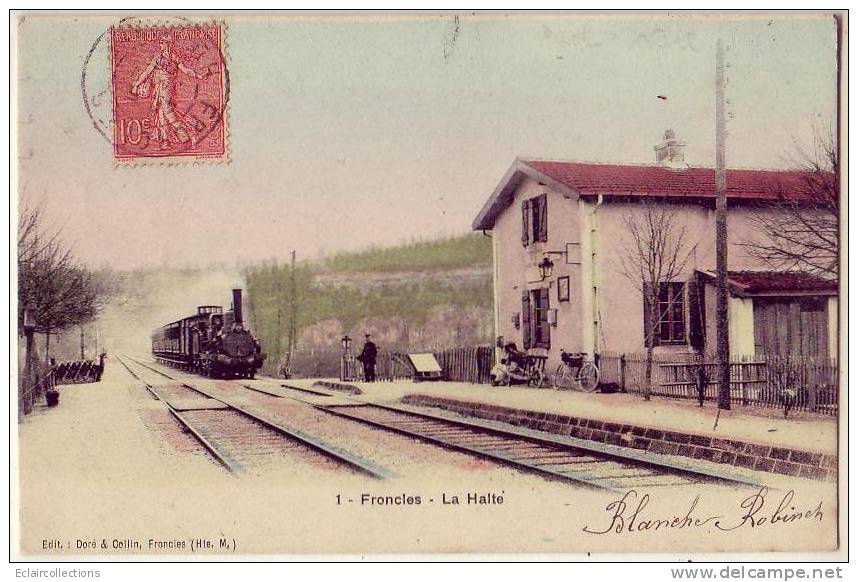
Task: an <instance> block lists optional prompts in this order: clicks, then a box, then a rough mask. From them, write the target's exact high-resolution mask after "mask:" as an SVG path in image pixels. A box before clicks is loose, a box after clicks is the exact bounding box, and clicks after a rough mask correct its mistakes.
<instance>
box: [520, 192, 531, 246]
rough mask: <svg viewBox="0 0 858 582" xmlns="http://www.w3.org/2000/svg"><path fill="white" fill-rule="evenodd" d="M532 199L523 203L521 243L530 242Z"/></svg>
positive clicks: (524, 244) (525, 244)
mask: <svg viewBox="0 0 858 582" xmlns="http://www.w3.org/2000/svg"><path fill="white" fill-rule="evenodd" d="M530 204H531V201H530V200H525V201H524V202H522V203H521V244H522V246H527V245H528V244H530Z"/></svg>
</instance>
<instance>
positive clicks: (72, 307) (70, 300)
mask: <svg viewBox="0 0 858 582" xmlns="http://www.w3.org/2000/svg"><path fill="white" fill-rule="evenodd" d="M106 297H107V290H106V289H103V288H102V287H101V285H99V283H98V281H97V280H96V278H95V277H94V276H93V274H92V272H90V271H89V270H88V269H86V268H84V267H81V266H79V265H77V264H75V262H74V257H73V256H72V253H71V250H70V249H68V248H66V247H65V245H64V243H63V242H62V240H61V237H60V232H59V231H58V230H52V229H48V228H46V227H45V224H44V214H43V211H42V208H41V207H28V206H25V207H24V208H23V210H22V212H21V215H20V219H19V223H18V306H19V313H23V309H24V307H30V308H32V309H34V311H35V316H36V328H35V330H36V332H37V333H42V334H45V338H46V339H45V345H46V350H45V352H46V353H45V361H46V362H47V361H50V338H51V334H52V333H59V332H61V331H63V330H65V329H67V328H69V327H72V326H75V325H80V324H84V323H88V322H90V321H92V320H93V319H94V318H95V316H96V314H97V313H98V310H99V309H100V307H101V306H102V305H103V303H104V301H105V299H106Z"/></svg>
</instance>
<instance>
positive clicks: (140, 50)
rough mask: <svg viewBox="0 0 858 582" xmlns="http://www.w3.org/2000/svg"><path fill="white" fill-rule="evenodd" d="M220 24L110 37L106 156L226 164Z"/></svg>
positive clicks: (133, 30)
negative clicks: (110, 123) (109, 122)
mask: <svg viewBox="0 0 858 582" xmlns="http://www.w3.org/2000/svg"><path fill="white" fill-rule="evenodd" d="M222 55H223V29H222V27H221V25H219V24H207V25H188V26H170V27H114V28H112V29H111V30H110V72H111V84H112V92H113V119H112V121H113V155H114V159H115V160H116V161H117V162H119V163H128V162H130V163H134V162H139V161H146V160H147V159H150V158H154V159H159V160H161V161H164V160H165V159H170V158H179V159H183V160H184V159H187V158H193V159H198V160H206V159H208V160H214V161H221V160H224V159H225V158H226V157H227V132H226V119H227V118H226V114H225V113H226V104H227V100H228V85H227V83H226V82H225V80H226V76H227V73H226V70H225V67H224V60H223V56H222Z"/></svg>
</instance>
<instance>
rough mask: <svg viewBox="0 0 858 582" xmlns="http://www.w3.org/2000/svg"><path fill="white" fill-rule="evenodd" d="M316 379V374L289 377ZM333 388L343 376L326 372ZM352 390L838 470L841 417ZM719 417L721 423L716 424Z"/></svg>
mask: <svg viewBox="0 0 858 582" xmlns="http://www.w3.org/2000/svg"><path fill="white" fill-rule="evenodd" d="M286 382H287V383H289V384H293V385H295V386H299V387H305V388H306V387H311V386H313V384H314V383H315V382H316V380H301V379H298V380H288V381H286ZM324 383H325V384H326V385H327V386H328V388H335V389H336V388H337V387H338V386H337V384H338V382H337V380H335V379H326V380H325V381H324ZM349 386H353V387H357V388H358V389H359V391H360V394H357V395H353V394H349V396H350V397H351V398H356V399H360V400H368V401H372V402H381V403H393V402H397V403H404V404H410V405H416V406H422V407H430V408H435V409H441V410H446V411H449V412H454V413H457V414H461V415H464V416H470V417H476V418H483V419H488V420H496V421H501V422H506V423H510V424H513V425H517V426H522V427H526V428H531V429H537V430H543V431H546V432H552V433H556V434H563V435H570V436H573V437H577V438H582V439H587V440H593V441H597V442H604V443H608V444H615V445H620V446H626V447H630V448H635V449H641V450H647V451H649V452H652V453H656V454H664V455H677V456H683V457H690V458H695V459H702V460H706V461H712V462H715V463H725V464H731V465H735V466H738V467H744V468H748V469H753V470H756V471H764V472H769V473H779V474H783V475H789V476H799V477H807V478H811V479H819V480H829V481H832V480H835V479H836V476H837V444H838V436H837V435H838V432H837V418H836V417H821V416H818V415H812V414H808V413H799V414H791V415H790V417H789V418H786V419H784V418H783V417H782V416H779V415H780V414H782V413H780V411H779V410H772V409H756V408H749V407H738V406H737V407H734V408H733V409H732V410H729V411H721V413H720V414H718V410H717V408H716V406H715V405H714V403H706V405H705V406H704V407H703V408H700V407H699V406H698V405H697V402H686V401H673V400H667V399H664V398H653V399H652V400H650V401H648V402H647V401H644V400H643V399H642V398H641V397H640V396H637V395H632V394H624V393H614V394H603V393H599V392H595V393H584V392H576V391H556V390H552V389H536V388H529V387H490V386H488V385H485V384H469V383H462V382H432V383H414V382H411V381H399V382H396V381H395V382H375V383H366V382H350V383H347V384H345V385H343V386H341V388H342V393H343V394H346V393H348V392H351V390H350V388H349ZM716 417H717V425H716Z"/></svg>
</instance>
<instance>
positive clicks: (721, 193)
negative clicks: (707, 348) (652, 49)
mask: <svg viewBox="0 0 858 582" xmlns="http://www.w3.org/2000/svg"><path fill="white" fill-rule="evenodd" d="M725 85H726V79H725V75H724V45H723V42H722V40H721V39H720V38H719V39H718V48H717V52H716V55H715V275H716V314H717V319H716V330H717V339H716V344H717V354H716V359H715V361H716V363H717V369H718V408H722V409H724V410H729V409H730V335H729V319H728V317H729V316H728V312H727V172H726V169H725V167H726V143H725V142H726V140H727V120H726V117H725V112H724V88H725Z"/></svg>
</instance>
